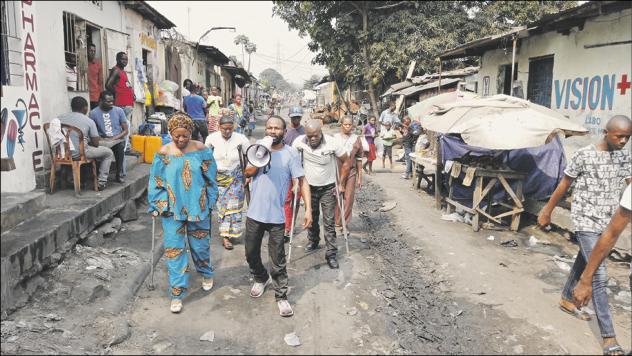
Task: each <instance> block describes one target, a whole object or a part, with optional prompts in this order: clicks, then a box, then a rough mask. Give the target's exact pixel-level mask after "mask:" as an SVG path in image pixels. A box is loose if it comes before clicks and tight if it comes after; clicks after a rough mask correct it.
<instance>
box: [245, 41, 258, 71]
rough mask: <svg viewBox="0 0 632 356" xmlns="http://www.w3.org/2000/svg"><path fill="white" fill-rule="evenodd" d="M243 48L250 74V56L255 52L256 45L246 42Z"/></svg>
mask: <svg viewBox="0 0 632 356" xmlns="http://www.w3.org/2000/svg"><path fill="white" fill-rule="evenodd" d="M245 47H246V53H248V72H250V56H251V55H252V54H253V53H255V52H257V45H256V44H254V43H252V42H248V43H247V44H246V46H245Z"/></svg>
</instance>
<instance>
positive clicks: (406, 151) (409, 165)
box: [404, 147, 413, 177]
mask: <svg viewBox="0 0 632 356" xmlns="http://www.w3.org/2000/svg"><path fill="white" fill-rule="evenodd" d="M412 151H413V150H412V148H410V147H404V159H406V175H407V176H408V177H411V176H412V175H413V161H412V160H411V158H410V155H409V153H411V152H412Z"/></svg>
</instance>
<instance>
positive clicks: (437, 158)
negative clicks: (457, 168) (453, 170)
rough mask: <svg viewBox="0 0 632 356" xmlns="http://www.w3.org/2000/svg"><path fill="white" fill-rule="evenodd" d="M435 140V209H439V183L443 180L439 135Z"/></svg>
mask: <svg viewBox="0 0 632 356" xmlns="http://www.w3.org/2000/svg"><path fill="white" fill-rule="evenodd" d="M436 140H437V145H436V149H435V162H436V165H437V170H436V173H435V209H437V210H441V184H442V182H443V177H442V175H441V171H442V170H443V164H442V163H441V140H440V139H439V135H437V138H436Z"/></svg>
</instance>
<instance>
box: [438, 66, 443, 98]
mask: <svg viewBox="0 0 632 356" xmlns="http://www.w3.org/2000/svg"><path fill="white" fill-rule="evenodd" d="M442 63H443V61H442V60H441V57H439V87H438V88H437V94H441V64H442Z"/></svg>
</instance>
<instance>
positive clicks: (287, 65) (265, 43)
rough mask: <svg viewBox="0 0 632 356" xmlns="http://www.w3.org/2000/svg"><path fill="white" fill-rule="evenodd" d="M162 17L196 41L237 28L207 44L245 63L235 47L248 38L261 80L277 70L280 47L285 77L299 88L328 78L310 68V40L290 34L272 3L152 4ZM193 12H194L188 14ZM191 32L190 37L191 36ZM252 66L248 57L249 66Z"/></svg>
mask: <svg viewBox="0 0 632 356" xmlns="http://www.w3.org/2000/svg"><path fill="white" fill-rule="evenodd" d="M148 3H149V4H150V5H151V6H152V7H154V8H155V9H156V10H158V11H159V12H160V13H161V14H162V15H164V16H165V17H167V18H168V19H169V20H171V22H173V23H175V24H176V26H177V30H178V31H179V32H180V33H182V34H183V35H185V36H187V37H188V38H189V39H191V40H192V41H197V40H198V39H199V38H200V36H201V35H202V34H203V33H204V32H206V30H208V29H209V28H211V27H219V26H233V27H236V28H237V30H236V32H231V31H230V30H215V31H211V32H210V33H209V34H208V35H206V37H204V39H203V40H202V43H203V44H207V45H212V46H215V47H217V48H219V49H220V50H221V51H222V52H224V54H226V55H227V56H229V55H235V56H236V57H237V59H238V60H239V61H241V60H242V59H241V46H237V45H235V44H234V43H233V40H234V38H235V36H237V35H240V34H244V35H246V36H248V38H250V41H252V42H254V43H255V44H256V45H257V52H256V53H255V54H253V55H252V58H251V64H250V67H251V68H250V71H251V72H252V73H253V74H254V75H255V76H256V77H259V74H260V73H261V71H263V70H264V69H266V68H274V69H276V70H279V68H277V60H276V58H277V44H278V46H280V57H281V69H280V73H281V74H282V75H283V77H284V78H285V79H286V80H288V81H290V82H292V83H295V84H300V85H302V84H303V80H306V79H309V77H310V76H311V75H312V74H318V75H321V76H322V75H325V74H327V70H326V69H325V68H324V67H323V66H314V65H312V64H310V61H311V59H312V58H313V53H312V52H310V51H309V49H308V48H307V43H308V42H309V40H308V38H300V37H299V36H298V32H297V31H294V30H293V31H290V30H289V29H288V27H287V24H286V23H285V22H284V21H283V20H281V19H280V18H278V17H272V6H273V4H272V2H271V1H234V2H232V1H187V2H180V1H148ZM188 9H190V11H188ZM189 31H190V33H189ZM247 65H248V55H247V54H246V62H245V63H244V66H247Z"/></svg>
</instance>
